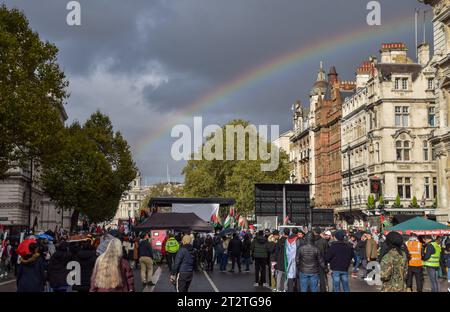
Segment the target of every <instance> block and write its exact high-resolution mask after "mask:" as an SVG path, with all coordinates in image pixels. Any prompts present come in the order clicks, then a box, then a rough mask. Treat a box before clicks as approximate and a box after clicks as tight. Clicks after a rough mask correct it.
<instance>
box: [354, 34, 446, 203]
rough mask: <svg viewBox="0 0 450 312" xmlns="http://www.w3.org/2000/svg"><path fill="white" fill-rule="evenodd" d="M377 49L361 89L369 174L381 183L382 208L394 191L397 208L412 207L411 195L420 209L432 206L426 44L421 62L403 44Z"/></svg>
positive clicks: (432, 119)
mask: <svg viewBox="0 0 450 312" xmlns="http://www.w3.org/2000/svg"><path fill="white" fill-rule="evenodd" d="M380 53H381V60H380V62H378V61H377V59H376V58H372V62H371V64H372V66H373V73H372V75H370V78H369V79H368V81H367V86H366V88H365V90H366V91H362V92H363V95H364V92H367V93H366V94H365V95H364V96H365V97H366V99H365V101H367V105H366V108H365V110H366V115H365V117H366V119H365V127H366V129H367V130H366V131H367V142H365V143H364V144H365V145H368V159H367V158H366V161H367V160H368V161H367V164H368V165H367V174H368V178H369V181H370V180H379V181H381V194H382V196H383V199H384V204H385V206H386V207H392V206H393V205H394V203H395V200H396V197H397V195H398V196H399V197H400V205H401V207H399V208H408V207H411V204H412V200H413V198H414V197H416V199H417V202H418V204H419V205H420V206H421V207H431V206H432V205H433V202H434V197H435V196H436V192H437V174H436V165H435V161H434V158H435V154H434V153H433V152H432V148H431V145H430V138H431V134H432V132H433V131H434V130H435V129H436V103H435V98H434V90H433V81H434V70H433V69H432V68H431V67H430V66H429V47H428V45H426V44H422V45H421V46H420V47H419V52H418V54H419V60H420V63H415V62H414V61H412V60H411V59H410V58H409V57H408V55H407V47H406V46H405V44H403V43H387V44H382V46H381V50H380ZM360 92H361V91H360ZM350 103H351V102H350ZM362 121H364V118H362ZM365 155H366V156H365V157H367V154H365ZM360 157H361V156H360ZM366 192H367V189H366ZM366 194H367V193H366Z"/></svg>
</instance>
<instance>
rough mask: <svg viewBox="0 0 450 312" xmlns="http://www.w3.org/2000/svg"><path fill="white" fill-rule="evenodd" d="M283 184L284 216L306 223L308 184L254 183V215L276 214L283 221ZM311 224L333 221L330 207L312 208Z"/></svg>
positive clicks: (293, 220) (324, 223)
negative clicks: (284, 195)
mask: <svg viewBox="0 0 450 312" xmlns="http://www.w3.org/2000/svg"><path fill="white" fill-rule="evenodd" d="M283 186H284V187H285V190H286V216H287V217H288V218H289V222H290V223H294V224H298V225H307V224H308V223H309V221H310V220H309V219H310V213H311V203H310V199H309V188H310V186H309V184H270V183H267V184H255V215H256V216H261V217H264V216H277V217H278V220H279V222H281V223H283ZM312 214H313V220H312V221H313V222H312V224H313V226H320V225H321V226H327V225H332V224H333V223H334V217H333V210H332V209H313V210H312Z"/></svg>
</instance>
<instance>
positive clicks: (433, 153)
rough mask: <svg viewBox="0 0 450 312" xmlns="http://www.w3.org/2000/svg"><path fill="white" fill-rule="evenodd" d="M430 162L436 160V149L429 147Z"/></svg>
mask: <svg viewBox="0 0 450 312" xmlns="http://www.w3.org/2000/svg"><path fill="white" fill-rule="evenodd" d="M431 160H437V155H436V149H435V148H434V146H432V147H431Z"/></svg>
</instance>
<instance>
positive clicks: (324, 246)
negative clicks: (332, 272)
mask: <svg viewBox="0 0 450 312" xmlns="http://www.w3.org/2000/svg"><path fill="white" fill-rule="evenodd" d="M314 245H315V246H316V247H317V248H319V251H320V254H321V255H322V257H325V255H326V254H327V250H328V247H329V245H328V241H327V240H326V239H325V238H323V237H319V238H318V239H317V240H316V241H315V243H314Z"/></svg>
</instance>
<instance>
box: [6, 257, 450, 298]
mask: <svg viewBox="0 0 450 312" xmlns="http://www.w3.org/2000/svg"><path fill="white" fill-rule="evenodd" d="M229 267H230V264H229ZM229 267H228V268H229ZM134 279H135V287H136V291H137V292H142V291H143V292H175V287H174V286H173V285H172V284H170V283H169V271H168V269H167V265H166V264H165V263H164V264H162V265H160V266H157V267H155V271H154V275H153V282H155V283H156V286H153V287H147V288H145V289H144V290H143V289H142V283H141V279H140V271H139V270H134ZM253 282H254V267H253V266H252V268H251V271H250V272H242V273H229V272H220V271H218V270H215V271H213V272H202V271H200V272H195V273H194V278H193V281H192V284H191V287H190V289H189V291H191V292H271V290H270V289H268V288H265V287H254V286H253ZM328 282H329V289H332V286H331V277H329V278H328ZM349 283H350V291H351V292H378V291H380V289H381V287H380V286H370V285H368V284H367V283H366V282H365V281H363V280H361V279H359V278H352V277H350V279H349ZM430 290H431V288H430V283H429V281H428V278H427V277H425V283H424V291H425V292H429V291H430ZM440 290H441V292H446V291H447V281H446V280H443V279H440ZM15 291H16V283H15V279H14V275H13V274H10V276H9V277H8V279H3V280H1V281H0V292H15Z"/></svg>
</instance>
